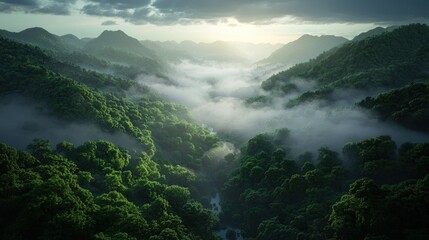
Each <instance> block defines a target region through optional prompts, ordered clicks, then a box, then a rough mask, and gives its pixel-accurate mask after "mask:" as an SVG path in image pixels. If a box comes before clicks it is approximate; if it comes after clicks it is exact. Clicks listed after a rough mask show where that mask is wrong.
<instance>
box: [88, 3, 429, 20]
mask: <svg viewBox="0 0 429 240" xmlns="http://www.w3.org/2000/svg"><path fill="white" fill-rule="evenodd" d="M428 9H429V1H426V0H409V1H403V0H379V1H374V0H360V1H356V0H326V1H320V0H264V1H260V0H259V1H258V0H216V1H213V0H154V1H152V2H151V1H149V0H144V1H136V0H134V1H124V0H122V1H113V0H91V1H88V4H87V5H86V6H85V7H84V8H83V9H82V10H83V12H84V13H86V14H89V15H101V16H117V17H122V18H124V19H125V20H127V21H130V22H133V23H136V24H144V23H155V24H172V23H177V22H182V23H187V22H194V21H210V22H211V21H213V20H215V19H219V18H225V17H233V18H236V19H237V20H239V21H240V22H251V23H269V22H271V21H272V19H275V18H281V17H285V16H291V17H294V18H296V19H298V20H302V21H316V22H360V23H364V22H403V21H413V20H426V19H428V18H429V14H428V13H427V11H428Z"/></svg>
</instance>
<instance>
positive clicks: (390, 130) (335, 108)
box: [138, 62, 429, 153]
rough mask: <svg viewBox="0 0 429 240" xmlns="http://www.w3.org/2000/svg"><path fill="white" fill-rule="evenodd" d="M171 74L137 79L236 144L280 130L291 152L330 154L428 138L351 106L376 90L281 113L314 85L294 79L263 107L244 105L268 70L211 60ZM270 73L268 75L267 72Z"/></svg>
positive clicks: (187, 65)
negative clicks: (378, 139) (387, 140)
mask: <svg viewBox="0 0 429 240" xmlns="http://www.w3.org/2000/svg"><path fill="white" fill-rule="evenodd" d="M174 69H175V70H174V71H173V72H172V73H171V74H170V76H169V77H170V79H172V83H168V84H166V83H165V82H162V81H157V79H154V78H153V77H148V76H141V77H140V78H139V79H138V81H140V82H142V83H144V84H147V85H149V86H150V87H152V88H153V89H155V90H156V91H158V93H159V94H160V95H161V96H162V97H164V98H165V99H167V100H170V101H173V102H178V103H181V104H184V105H186V106H187V107H189V108H190V109H191V111H192V113H193V114H194V116H195V117H196V119H198V120H199V121H200V122H201V123H202V124H205V125H207V126H209V127H211V128H213V129H214V131H215V132H217V133H218V134H219V136H220V137H223V138H227V140H233V141H235V143H238V144H239V145H241V144H243V143H245V142H246V141H247V140H248V139H249V138H251V137H253V136H255V135H256V134H259V133H262V132H271V131H273V130H275V129H279V128H288V129H289V130H291V135H290V139H291V141H289V142H290V144H291V147H293V149H294V152H295V153H299V152H300V151H305V150H311V151H315V150H316V149H318V148H319V147H321V146H327V147H330V148H332V149H334V150H337V151H338V150H341V147H342V146H343V145H344V144H345V143H347V142H350V141H359V140H363V139H367V138H370V137H375V136H379V135H386V134H387V135H390V136H391V137H392V138H393V139H394V140H395V141H396V142H397V143H398V144H401V143H403V142H406V141H412V142H421V141H429V136H428V135H426V134H422V133H418V132H415V131H411V130H408V129H405V128H403V127H400V126H398V125H396V124H393V123H386V122H381V121H379V120H377V119H376V118H375V116H372V115H371V114H370V113H369V112H368V111H364V110H361V109H358V108H355V107H354V103H355V102H357V101H359V100H361V99H362V98H364V97H366V96H368V95H373V94H375V93H376V92H380V91H381V90H380V89H378V90H374V91H372V92H365V93H364V92H362V91H358V90H350V89H348V90H336V91H335V92H334V93H333V95H332V96H333V97H334V98H335V99H338V101H337V102H335V103H334V104H332V103H329V104H328V103H321V102H318V103H317V102H315V103H312V104H305V105H300V106H299V107H295V108H292V109H285V108H284V103H285V102H286V101H287V100H288V99H292V98H294V97H297V96H298V95H299V94H300V93H302V92H304V91H308V90H311V89H313V88H315V87H316V84H315V82H314V81H311V80H305V79H296V80H294V84H295V85H296V86H297V87H298V90H297V92H295V93H291V94H289V95H288V96H286V97H283V98H274V99H272V102H271V103H270V104H269V105H268V106H267V105H265V106H263V107H258V108H253V107H249V106H246V105H245V104H244V100H246V99H247V98H249V97H255V96H259V95H268V93H266V92H264V91H263V90H262V89H261V88H260V84H261V82H262V81H263V80H265V79H267V78H268V77H269V76H270V75H271V74H272V73H273V71H276V70H277V69H276V68H274V70H273V69H272V68H271V69H270V68H263V67H254V66H245V65H231V64H223V63H216V62H201V63H198V64H197V63H191V62H182V63H180V64H177V65H175V66H174ZM272 70H273V71H272Z"/></svg>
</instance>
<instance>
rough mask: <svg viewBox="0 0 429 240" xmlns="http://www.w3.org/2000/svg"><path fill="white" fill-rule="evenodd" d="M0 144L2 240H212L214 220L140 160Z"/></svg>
mask: <svg viewBox="0 0 429 240" xmlns="http://www.w3.org/2000/svg"><path fill="white" fill-rule="evenodd" d="M28 149H29V152H25V151H17V150H16V149H14V148H12V147H9V146H7V145H4V144H0V183H1V184H0V186H1V187H0V203H1V204H0V213H1V214H0V216H1V217H0V223H1V224H0V238H2V239H100V240H101V239H103V240H107V239H128V240H132V239H151V240H157V239H159V240H161V239H162V240H164V239H171V240H174V239H176V240H178V239H214V236H213V235H212V233H211V232H212V228H213V226H214V225H215V224H216V222H217V218H216V217H215V216H214V215H213V213H212V212H211V210H209V209H206V208H204V207H203V206H202V205H201V204H200V203H198V202H196V201H195V200H193V199H192V198H191V196H190V191H189V189H187V188H186V187H183V186H179V185H170V184H167V182H168V181H169V180H170V179H169V178H170V177H169V176H167V177H166V176H165V175H163V174H162V173H161V172H160V168H159V165H158V164H157V163H155V162H154V161H152V160H150V159H148V158H146V156H145V155H141V156H138V157H136V158H132V157H131V156H130V155H129V154H128V153H127V152H126V151H125V150H123V149H120V148H118V147H116V146H115V145H113V144H111V143H109V142H105V141H98V142H86V143H84V144H83V145H81V146H78V147H75V146H73V144H71V143H69V142H61V143H59V144H58V145H57V147H56V149H52V148H51V146H50V144H49V142H47V141H44V140H35V141H34V142H33V143H32V144H30V145H29V146H28Z"/></svg>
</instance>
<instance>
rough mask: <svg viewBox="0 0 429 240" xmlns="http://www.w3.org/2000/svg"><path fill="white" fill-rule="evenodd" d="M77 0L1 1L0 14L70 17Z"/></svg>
mask: <svg viewBox="0 0 429 240" xmlns="http://www.w3.org/2000/svg"><path fill="white" fill-rule="evenodd" d="M75 3H76V0H0V12H26V13H41V14H55V15H69V14H70V8H71V7H72V6H73V5H74V4H75Z"/></svg>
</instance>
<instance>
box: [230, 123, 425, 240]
mask: <svg viewBox="0 0 429 240" xmlns="http://www.w3.org/2000/svg"><path fill="white" fill-rule="evenodd" d="M279 133H280V134H278V133H277V134H261V135H258V136H256V137H254V138H253V139H251V140H249V142H248V143H247V144H246V145H245V146H244V147H243V148H242V156H241V157H240V166H239V168H238V169H237V170H236V171H235V172H234V173H233V174H232V176H231V177H230V179H229V181H228V182H227V183H226V184H225V188H224V190H223V194H224V202H223V204H222V207H223V211H224V212H223V215H222V219H223V221H226V222H229V223H233V224H235V226H238V227H240V228H241V229H242V232H244V235H245V237H246V239H247V238H249V239H261V240H262V239H315V240H316V239H356V240H358V239H426V238H428V237H429V232H428V229H427V225H428V224H429V212H428V208H427V204H428V203H429V201H428V199H429V198H428V197H429V175H427V174H429V161H428V157H427V156H428V154H429V152H428V151H429V145H428V144H427V143H425V144H411V143H407V144H404V145H402V146H400V147H399V153H398V151H397V146H396V144H395V142H394V141H392V139H391V138H390V137H388V136H380V137H376V138H372V139H367V140H364V141H361V142H353V143H348V144H346V145H344V147H343V154H342V155H340V154H339V153H337V152H334V151H332V150H330V149H328V148H326V147H322V148H320V149H319V151H318V156H315V158H313V156H312V154H311V153H309V152H306V153H303V154H301V155H300V156H298V157H293V156H291V155H289V154H288V151H287V149H288V146H287V145H284V144H282V140H283V138H282V137H280V136H284V130H283V131H280V132H279ZM282 133H283V134H282ZM342 156H343V157H342Z"/></svg>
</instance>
